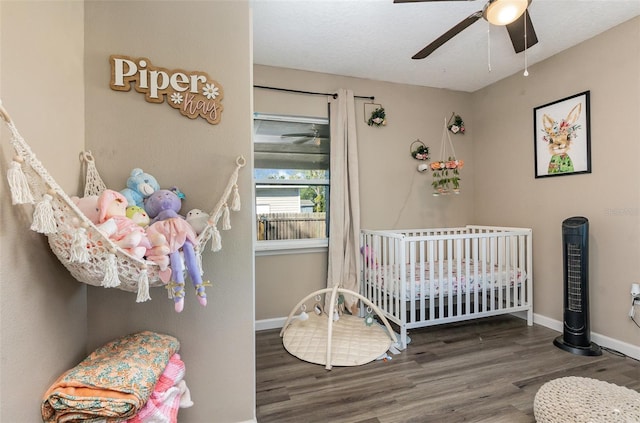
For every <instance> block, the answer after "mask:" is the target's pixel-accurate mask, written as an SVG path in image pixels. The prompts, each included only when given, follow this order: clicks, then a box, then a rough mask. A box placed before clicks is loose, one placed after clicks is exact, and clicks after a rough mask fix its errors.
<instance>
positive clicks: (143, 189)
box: [120, 168, 160, 208]
mask: <svg viewBox="0 0 640 423" xmlns="http://www.w3.org/2000/svg"><path fill="white" fill-rule="evenodd" d="M159 189H160V184H158V181H157V180H156V178H154V177H153V176H152V175H150V174H148V173H145V172H144V171H143V170H142V169H139V168H135V169H133V170H132V171H131V176H129V178H128V179H127V187H126V188H125V189H123V190H122V191H120V194H122V195H124V197H125V198H126V199H127V203H128V206H138V207H142V208H144V200H145V199H146V198H148V197H149V196H150V195H151V194H153V193H154V192H156V191H157V190H159Z"/></svg>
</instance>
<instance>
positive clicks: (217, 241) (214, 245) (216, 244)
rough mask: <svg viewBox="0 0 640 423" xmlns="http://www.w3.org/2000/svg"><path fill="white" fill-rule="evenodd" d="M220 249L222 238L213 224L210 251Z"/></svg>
mask: <svg viewBox="0 0 640 423" xmlns="http://www.w3.org/2000/svg"><path fill="white" fill-rule="evenodd" d="M220 250H222V239H221V237H220V231H219V230H218V228H216V227H215V226H214V227H213V234H212V235H211V251H213V252H214V253H215V252H217V251H220Z"/></svg>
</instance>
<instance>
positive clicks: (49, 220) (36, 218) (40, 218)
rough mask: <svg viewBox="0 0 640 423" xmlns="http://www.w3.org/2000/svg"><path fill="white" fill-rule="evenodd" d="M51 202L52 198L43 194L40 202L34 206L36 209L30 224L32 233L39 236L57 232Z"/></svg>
mask: <svg viewBox="0 0 640 423" xmlns="http://www.w3.org/2000/svg"><path fill="white" fill-rule="evenodd" d="M51 200H53V197H52V196H51V195H49V194H45V195H43V196H42V201H40V202H39V203H38V204H36V208H35V210H34V211H33V222H32V223H31V230H32V231H35V232H38V233H41V234H55V233H57V232H58V228H57V226H56V219H55V217H54V216H53V206H52V205H51Z"/></svg>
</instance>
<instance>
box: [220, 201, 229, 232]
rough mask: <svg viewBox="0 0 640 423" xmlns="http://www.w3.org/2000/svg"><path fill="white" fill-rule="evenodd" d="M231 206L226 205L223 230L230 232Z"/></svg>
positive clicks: (223, 213) (223, 212) (223, 215)
mask: <svg viewBox="0 0 640 423" xmlns="http://www.w3.org/2000/svg"><path fill="white" fill-rule="evenodd" d="M229 214H230V212H229V206H228V205H227V203H224V209H223V210H222V230H223V231H228V230H229V229H231V216H229Z"/></svg>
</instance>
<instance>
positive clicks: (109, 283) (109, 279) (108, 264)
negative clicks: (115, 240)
mask: <svg viewBox="0 0 640 423" xmlns="http://www.w3.org/2000/svg"><path fill="white" fill-rule="evenodd" d="M119 285H120V279H118V263H117V262H116V255H115V254H109V255H107V260H106V261H105V263H104V279H103V280H102V286H103V287H105V288H115V287H117V286H119Z"/></svg>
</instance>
